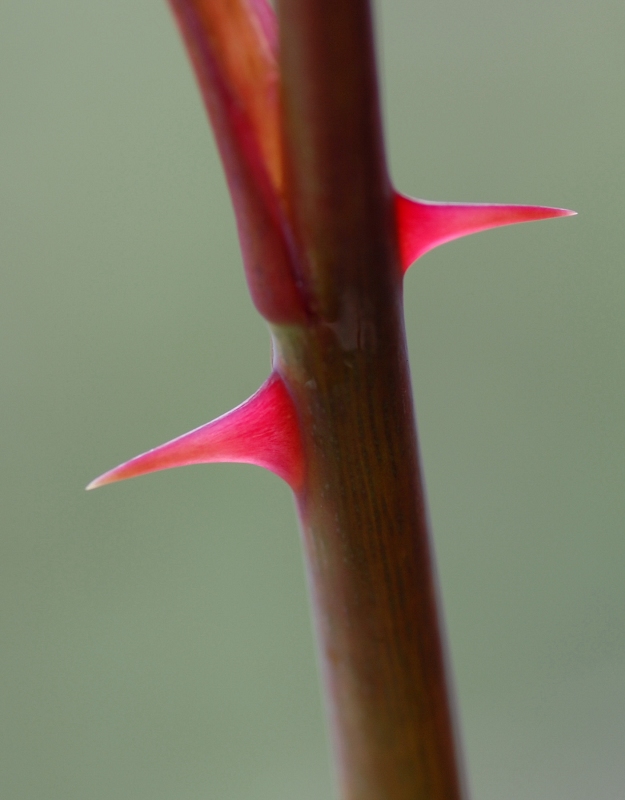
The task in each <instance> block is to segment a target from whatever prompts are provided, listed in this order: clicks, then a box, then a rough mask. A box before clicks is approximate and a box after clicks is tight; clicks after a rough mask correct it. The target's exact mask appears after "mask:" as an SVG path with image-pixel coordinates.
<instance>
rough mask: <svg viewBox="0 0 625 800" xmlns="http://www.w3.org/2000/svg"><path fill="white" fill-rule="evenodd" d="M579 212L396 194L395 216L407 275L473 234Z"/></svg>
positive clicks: (544, 207)
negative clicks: (434, 254)
mask: <svg viewBox="0 0 625 800" xmlns="http://www.w3.org/2000/svg"><path fill="white" fill-rule="evenodd" d="M575 214H577V211H569V210H568V209H566V208H548V207H546V206H515V205H491V204H487V203H435V202H431V201H428V200H414V199H413V198H411V197H406V196H405V195H402V194H399V193H398V192H395V215H396V218H397V227H398V229H399V248H400V257H401V266H402V270H403V272H406V270H407V269H408V267H410V265H411V264H413V263H414V262H415V261H416V260H417V259H418V258H420V257H421V256H422V255H423V254H424V253H427V252H428V250H432V249H433V248H434V247H438V245H439V244H445V242H451V241H452V239H458V238H460V237H461V236H467V235H468V234H470V233H479V231H485V230H488V229H489V228H497V227H499V226H500V225H514V224H516V223H518V222H533V221H534V220H539V219H549V218H551V217H571V216H574V215H575Z"/></svg>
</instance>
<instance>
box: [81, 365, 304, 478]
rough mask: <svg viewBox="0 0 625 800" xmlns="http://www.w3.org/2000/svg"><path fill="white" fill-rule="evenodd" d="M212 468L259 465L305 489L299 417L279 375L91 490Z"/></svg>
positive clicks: (106, 475)
mask: <svg viewBox="0 0 625 800" xmlns="http://www.w3.org/2000/svg"><path fill="white" fill-rule="evenodd" d="M213 462H238V463H243V464H256V465H258V466H260V467H265V468H266V469H269V470H271V471H272V472H275V473H276V475H279V476H280V477H281V478H283V479H284V480H285V481H286V482H287V483H288V484H289V485H290V486H291V488H292V489H293V490H294V491H297V490H298V489H299V488H300V487H301V484H302V479H303V463H304V462H303V455H302V447H301V438H300V431H299V424H298V420H297V412H296V410H295V406H294V404H293V401H292V399H291V396H290V394H289V392H288V390H287V388H286V386H285V385H284V382H283V380H282V378H281V377H280V376H279V375H278V374H277V373H275V372H274V373H272V374H271V375H270V377H269V379H268V380H267V381H266V382H265V383H264V384H263V385H262V386H261V388H260V389H259V390H258V391H257V392H256V394H254V395H252V397H250V398H249V400H246V401H245V403H242V405H240V406H237V408H234V409H233V410H232V411H229V412H228V413H227V414H224V415H223V416H221V417H218V418H217V419H215V420H213V421H212V422H208V423H207V424H206V425H202V426H201V427H200V428H196V429H195V430H193V431H190V433H185V434H184V435H183V436H179V437H178V438H177V439H172V441H170V442H167V443H166V444H163V445H161V446H160V447H156V448H154V450H149V451H148V452H147V453H143V454H142V455H140V456H136V457H135V458H132V459H131V460H130V461H126V463H125V464H121V465H120V466H119V467H115V469H112V470H109V471H108V472H105V473H104V474H103V475H100V477H99V478H96V479H95V480H94V481H91V483H90V484H89V485H88V486H87V490H90V489H97V488H98V487H100V486H105V485H106V484H107V483H114V482H115V481H121V480H124V479H125V478H135V477H137V476H138V475H145V474H147V473H148V472H156V471H158V470H161V469H168V468H169V467H183V466H187V465H189V464H210V463H213Z"/></svg>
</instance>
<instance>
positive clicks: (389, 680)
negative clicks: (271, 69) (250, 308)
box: [273, 0, 465, 800]
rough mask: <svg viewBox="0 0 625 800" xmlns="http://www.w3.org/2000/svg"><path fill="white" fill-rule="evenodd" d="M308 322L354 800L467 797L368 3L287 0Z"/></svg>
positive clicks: (290, 123) (307, 434)
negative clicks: (432, 545)
mask: <svg viewBox="0 0 625 800" xmlns="http://www.w3.org/2000/svg"><path fill="white" fill-rule="evenodd" d="M277 5H278V15H279V21H280V31H281V34H280V35H281V40H280V58H281V65H280V67H281V75H282V87H283V96H282V100H283V125H284V141H285V142H286V143H287V145H286V148H287V149H286V194H287V204H288V206H289V209H290V216H291V218H292V219H293V221H294V226H295V238H296V247H297V252H298V256H299V258H298V263H299V269H300V272H301V279H302V282H303V285H304V286H305V287H306V291H307V296H308V299H309V303H310V310H311V320H310V323H309V324H308V325H297V326H288V327H287V326H276V325H274V326H273V333H274V340H275V348H276V365H277V369H278V370H279V372H280V373H281V374H282V376H283V377H284V379H285V381H286V382H287V385H288V386H289V388H290V390H291V392H292V394H293V397H294V400H295V404H296V406H297V408H298V412H299V414H300V418H301V424H302V425H301V427H302V431H303V436H304V450H305V463H306V470H307V474H306V481H305V486H304V489H303V490H302V491H301V492H300V493H299V495H298V508H299V513H300V519H301V525H302V529H303V538H304V546H305V552H306V558H307V569H308V576H309V582H310V590H311V595H312V603H313V608H314V616H315V622H316V629H317V636H318V641H319V650H320V662H321V668H322V673H323V676H324V683H325V689H326V700H327V708H328V715H329V719H330V726H331V731H332V738H333V744H334V748H335V753H336V760H337V769H338V776H339V783H340V790H341V796H342V798H343V800H460V798H463V797H464V796H465V794H464V790H463V785H462V776H461V770H460V768H459V763H458V762H459V758H458V747H457V743H456V736H455V731H454V724H453V713H452V709H451V703H450V699H449V688H448V679H447V677H446V665H445V657H444V646H443V642H442V638H441V628H440V622H439V612H438V610H437V590H436V579H435V572H434V569H433V566H432V556H431V552H430V543H429V534H428V526H427V513H426V504H425V498H424V490H423V485H422V479H421V474H420V468H419V458H418V449H417V443H416V434H415V424H414V416H413V409H412V398H411V389H410V375H409V367H408V361H407V352H406V342H405V335H404V325H403V314H402V289H401V276H400V269H399V265H398V255H397V253H398V245H397V233H396V227H395V222H394V217H393V210H392V200H391V187H390V183H389V180H388V177H387V170H386V164H385V160H384V152H383V146H382V134H381V123H380V113H379V107H378V92H377V83H376V73H375V59H374V48H373V37H372V30H371V19H370V9H369V6H368V3H367V2H366V0H278V4H277Z"/></svg>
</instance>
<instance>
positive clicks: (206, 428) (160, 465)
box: [87, 193, 576, 492]
mask: <svg viewBox="0 0 625 800" xmlns="http://www.w3.org/2000/svg"><path fill="white" fill-rule="evenodd" d="M575 213H576V212H575V211H568V210H566V209H563V208H547V207H544V206H520V205H489V204H481V203H475V204H466V203H465V204H456V203H434V202H427V201H424V200H414V199H412V198H409V197H406V196H404V195H401V194H399V193H396V194H395V216H396V220H397V229H398V235H399V251H400V261H401V267H402V271H403V272H404V273H405V272H406V271H407V270H408V268H409V267H410V266H411V265H412V264H413V263H414V262H415V261H416V260H417V259H418V258H420V257H421V256H422V255H424V254H425V253H427V252H428V251H429V250H432V249H433V248H434V247H438V246H439V245H441V244H445V242H450V241H452V240H453V239H458V238H460V237H461V236H467V235H469V234H471V233H478V232H480V231H484V230H487V229H489V228H496V227H499V226H501V225H513V224H515V223H519V222H532V221H534V220H540V219H550V218H552V217H568V216H572V215H574V214H575ZM215 462H222V463H223V462H235V463H236V462H238V463H245V464H256V465H257V466H260V467H265V468H266V469H268V470H271V471H272V472H274V473H275V474H276V475H278V476H279V477H281V478H282V479H283V480H285V481H286V482H287V483H288V484H289V486H290V487H291V488H292V489H293V491H294V492H297V491H298V490H299V489H300V488H301V486H302V483H303V479H304V457H303V451H302V442H301V433H300V428H299V422H298V419H297V411H296V409H295V405H294V403H293V400H292V399H291V396H290V394H289V391H288V389H287V387H286V385H285V383H284V381H283V380H282V378H281V377H280V375H279V374H278V373H277V372H275V371H274V372H272V374H271V375H270V376H269V378H268V380H267V381H266V382H265V383H264V384H263V385H262V386H261V388H260V389H259V390H258V391H257V392H256V394H254V395H252V397H250V398H249V400H246V402H245V403H242V404H241V405H240V406H237V407H236V408H234V409H233V410H232V411H229V412H228V413H227V414H224V415H223V416H221V417H218V418H217V419H215V420H213V421H212V422H208V423H207V424H206V425H202V426H201V427H199V428H196V429H195V430H193V431H190V432H189V433H185V434H184V435H183V436H179V437H178V438H177V439H173V440H172V441H170V442H167V443H166V444H163V445H161V446H160V447H156V448H154V449H153V450H149V451H148V452H147V453H143V454H142V455H139V456H136V458H133V459H131V460H130V461H126V462H125V463H124V464H121V465H120V466H118V467H115V468H114V469H112V470H109V471H108V472H105V473H104V474H103V475H100V477H99V478H96V479H95V480H94V481H92V482H91V483H90V484H89V485H88V486H87V489H97V488H98V487H100V486H105V485H106V484H107V483H114V482H116V481H121V480H124V479H126V478H135V477H137V476H139V475H145V474H147V473H149V472H156V471H158V470H162V469H168V468H169V467H183V466H187V465H190V464H210V463H215Z"/></svg>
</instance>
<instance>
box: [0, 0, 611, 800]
mask: <svg viewBox="0 0 625 800" xmlns="http://www.w3.org/2000/svg"><path fill="white" fill-rule="evenodd" d="M377 16H378V23H379V44H380V55H381V61H382V79H383V84H384V103H385V116H386V129H387V139H388V146H389V152H390V156H389V157H390V163H391V167H392V174H393V177H394V180H395V183H396V185H397V186H398V187H399V188H400V189H401V190H402V191H404V192H406V193H409V194H413V195H416V196H420V197H425V198H428V199H432V200H457V201H484V202H487V201H491V202H516V203H540V204H545V205H558V206H565V207H569V208H574V209H576V210H577V211H579V216H578V217H576V218H573V219H562V220H554V221H551V222H542V223H534V224H532V225H521V226H515V227H512V228H506V229H501V230H497V231H493V232H489V233H484V234H480V235H477V236H474V237H471V238H469V239H465V240H461V241H458V242H454V243H451V244H448V245H446V246H445V247H444V248H441V249H439V250H437V251H434V252H432V253H430V254H428V255H427V256H426V257H424V258H423V259H422V261H420V262H419V264H418V266H417V267H413V269H412V271H411V272H410V273H409V276H408V278H407V283H406V316H407V324H408V334H409V339H410V354H411V360H412V374H413V384H414V393H415V400H416V404H417V411H418V417H419V433H420V441H421V449H422V456H423V461H424V464H425V471H426V476H427V484H428V490H429V502H430V509H431V517H432V522H433V530H434V538H435V544H436V552H437V558H438V565H439V570H440V575H441V582H442V589H443V595H444V603H445V612H446V617H447V625H448V631H449V637H450V646H451V652H452V656H453V665H454V672H455V677H456V685H457V692H458V697H459V706H460V716H461V722H462V730H463V737H464V742H465V749H466V756H467V762H468V773H469V778H470V783H471V786H472V789H473V798H474V800H501V799H502V798H505V800H536V798H540V799H541V800H590V799H592V800H614V799H615V798H621V797H623V796H624V794H625V759H623V751H624V748H625V581H624V579H623V578H624V572H625V535H624V533H625V532H624V520H625V492H624V491H623V478H624V472H625V410H624V404H623V393H624V390H625V364H624V360H623V341H624V340H625V271H624V270H623V255H622V254H623V249H624V246H625V237H624V233H623V230H624V226H623V221H622V196H623V190H624V188H625V164H624V156H623V143H624V141H625V110H624V96H623V86H624V81H625V62H624V60H623V52H622V37H623V30H625V6H624V5H623V4H622V2H617V0H597V2H595V3H592V4H591V3H587V2H582V0H569V1H568V2H564V0H541V1H540V2H538V0H526V2H524V3H509V2H507V3H502V2H495V1H494V0H476V2H472V3H469V4H467V3H463V2H461V0H443V2H437V3H433V2H429V0H419V2H414V1H413V2H408V1H407V0H383V2H381V3H379V5H378V15H377ZM0 98H1V100H0V104H1V105H0V107H1V119H2V123H1V125H0V153H1V155H0V367H1V372H0V375H1V377H0V398H1V400H0V408H1V415H0V442H1V445H0V548H1V549H0V625H1V632H0V642H1V646H0V676H1V681H0V796H2V798H4V799H5V800H112V798H115V799H116V800H126V798H127V799H128V800H144V799H145V800H148V798H149V800H170V799H171V798H175V800H196V799H197V798H216V799H219V800H293V799H294V798H297V800H319V799H320V798H328V800H330V798H332V797H333V796H334V792H333V788H332V778H331V769H330V763H329V755H328V748H327V744H326V738H325V733H324V723H323V712H322V706H321V698H320V691H319V685H318V680H317V674H316V667H315V656H314V649H313V642H312V634H311V626H310V619H309V613H308V606H307V598H306V587H305V582H304V575H303V569H302V564H301V556H300V546H299V541H298V532H297V526H296V521H295V514H294V510H293V504H292V501H291V497H290V494H289V491H288V490H287V488H286V487H285V486H284V485H282V484H281V482H280V481H279V480H278V479H277V478H275V477H274V476H272V475H271V474H269V473H264V472H263V471H262V470H259V469H255V468H253V467H247V466H206V467H194V468H188V469H184V470H176V471H172V472H169V473H160V474H156V475H152V476H149V477H146V478H143V479H141V480H136V481H131V482H128V483H127V484H119V485H115V486H111V487H106V488H104V489H101V490H98V491H97V492H94V493H90V494H86V493H85V492H84V491H83V487H84V486H85V484H86V483H87V482H88V481H89V480H91V479H92V478H93V477H95V476H96V475H98V474H100V473H101V472H103V471H104V470H106V469H108V468H110V467H112V466H114V465H115V464H117V463H119V462H120V461H122V460H125V459H127V458H129V457H130V456H133V455H135V454H136V453H139V452H141V451H143V450H145V449H147V448H149V447H152V446H154V445H156V444H160V443H161V442H163V441H165V440H167V439H169V438H171V437H173V436H175V435H178V434H180V433H183V432H185V431H187V430H188V429H190V428H193V427H195V426H197V425H199V424H201V423H203V422H205V421H207V420H208V419H210V418H212V417H214V416H216V415H218V414H220V413H222V412H224V411H226V410H227V409H229V408H230V407H231V406H233V405H236V404H237V403H239V402H241V401H242V400H243V399H245V398H246V397H247V396H248V395H249V394H251V393H252V392H253V391H254V390H255V389H256V388H257V387H258V386H259V384H260V383H261V382H262V381H263V379H264V378H265V377H266V375H267V373H268V370H269V339H268V336H267V333H266V329H265V325H264V323H263V321H262V320H261V319H260V318H259V317H258V315H257V314H256V312H255V311H254V309H253V307H252V305H251V302H250V300H249V298H248V293H247V289H246V286H245V282H244V278H243V270H242V267H241V263H240V256H239V250H238V244H237V239H236V233H235V228H234V223H233V217H232V212H231V209H230V204H229V200H228V197H227V193H226V191H225V186H224V180H223V176H222V172H221V168H220V165H219V163H218V160H217V157H216V153H215V148H214V145H213V141H212V136H211V133H210V130H209V128H208V125H207V123H206V120H205V116H204V111H203V108H202V105H201V102H200V98H199V94H198V91H197V90H196V87H195V83H194V79H193V77H192V75H191V72H190V69H189V66H188V64H187V60H186V57H185V55H184V53H183V50H182V46H181V43H180V41H179V39H178V34H177V32H176V30H175V29H174V26H173V24H172V21H171V19H170V16H169V12H168V9H167V7H166V5H165V3H164V2H161V1H160V0H159V2H148V0H132V2H127V1H126V2H122V1H121V0H109V2H106V3H104V2H91V3H84V2H78V0H57V2H54V3H45V2H42V0H35V2H30V3H18V2H16V1H15V0H5V2H3V3H2V4H1V5H0Z"/></svg>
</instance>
